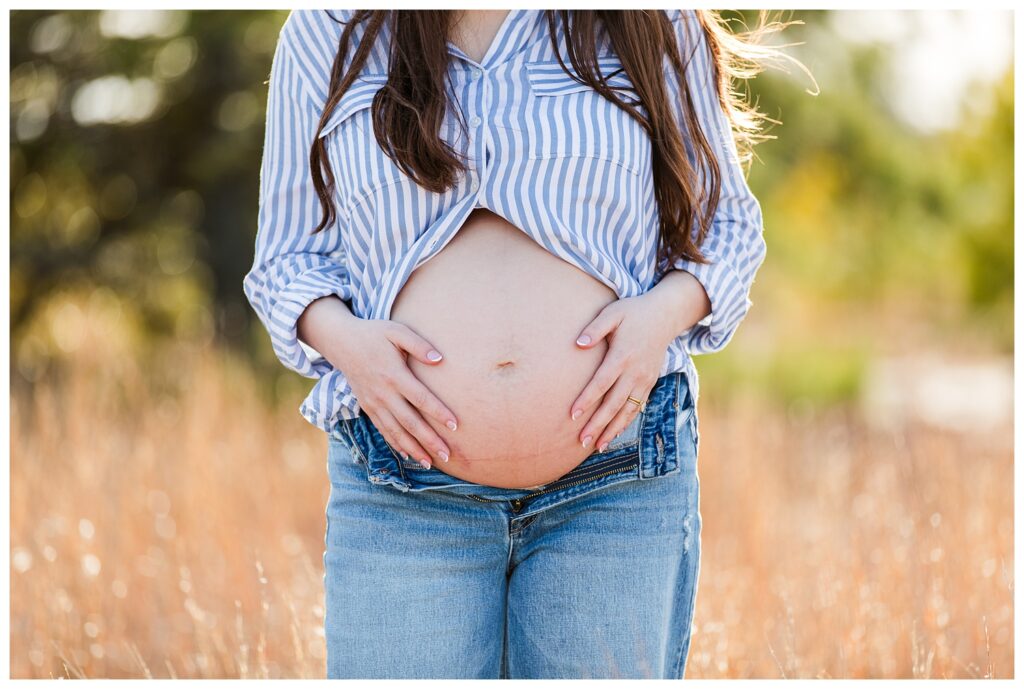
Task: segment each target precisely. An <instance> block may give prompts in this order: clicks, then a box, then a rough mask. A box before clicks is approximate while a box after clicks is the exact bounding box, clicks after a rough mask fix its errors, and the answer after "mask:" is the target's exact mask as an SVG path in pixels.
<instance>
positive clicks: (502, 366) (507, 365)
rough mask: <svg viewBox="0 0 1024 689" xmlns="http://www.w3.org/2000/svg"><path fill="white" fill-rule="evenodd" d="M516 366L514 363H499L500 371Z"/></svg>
mask: <svg viewBox="0 0 1024 689" xmlns="http://www.w3.org/2000/svg"><path fill="white" fill-rule="evenodd" d="M515 365H516V363H515V362H514V361H499V362H498V369H499V370H500V369H506V368H512V367H513V366H515Z"/></svg>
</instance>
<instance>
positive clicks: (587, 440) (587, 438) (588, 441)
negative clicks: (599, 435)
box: [583, 435, 593, 447]
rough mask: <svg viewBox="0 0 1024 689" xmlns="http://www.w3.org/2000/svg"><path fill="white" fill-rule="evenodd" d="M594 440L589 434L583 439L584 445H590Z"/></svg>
mask: <svg viewBox="0 0 1024 689" xmlns="http://www.w3.org/2000/svg"><path fill="white" fill-rule="evenodd" d="M591 440H593V438H591V437H590V436H589V435H588V436H587V437H585V438H584V439H583V447H590V441H591Z"/></svg>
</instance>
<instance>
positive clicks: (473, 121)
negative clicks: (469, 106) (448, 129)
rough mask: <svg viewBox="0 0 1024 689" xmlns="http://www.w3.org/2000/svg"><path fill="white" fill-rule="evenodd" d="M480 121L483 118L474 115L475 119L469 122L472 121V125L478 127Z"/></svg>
mask: <svg viewBox="0 0 1024 689" xmlns="http://www.w3.org/2000/svg"><path fill="white" fill-rule="evenodd" d="M480 121H481V120H480V118H479V117H474V118H473V119H471V120H470V121H469V123H470V124H471V125H473V126H474V127H478V126H479V125H480Z"/></svg>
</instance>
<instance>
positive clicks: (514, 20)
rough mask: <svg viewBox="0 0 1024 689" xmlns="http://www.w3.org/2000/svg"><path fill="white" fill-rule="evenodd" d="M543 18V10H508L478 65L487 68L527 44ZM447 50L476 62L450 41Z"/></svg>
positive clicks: (504, 59) (507, 57)
mask: <svg viewBox="0 0 1024 689" xmlns="http://www.w3.org/2000/svg"><path fill="white" fill-rule="evenodd" d="M543 18H544V10H523V9H519V10H509V13H508V14H507V15H506V16H505V19H504V21H503V22H502V24H501V27H500V28H499V29H498V33H497V34H495V36H494V40H492V41H491V45H490V47H488V48H487V53H486V54H485V55H484V58H483V60H482V61H481V62H480V63H479V64H480V66H481V67H484V68H488V67H491V66H494V65H499V64H501V63H503V62H505V61H506V60H508V59H509V58H511V57H512V56H513V55H515V54H516V53H518V52H519V51H520V50H522V49H523V48H525V47H526V46H527V45H529V43H530V42H531V41H532V40H533V38H535V36H536V32H537V30H538V29H539V27H540V25H541V22H542V20H543ZM448 52H450V53H451V54H452V55H454V56H456V57H458V58H461V59H463V60H466V61H467V62H469V63H471V64H477V63H476V62H474V61H473V60H472V59H471V58H470V57H469V56H468V55H466V54H465V53H464V52H462V50H461V49H460V48H459V47H458V46H457V45H455V44H454V43H452V42H451V41H448Z"/></svg>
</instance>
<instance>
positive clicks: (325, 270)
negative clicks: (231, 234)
mask: <svg viewBox="0 0 1024 689" xmlns="http://www.w3.org/2000/svg"><path fill="white" fill-rule="evenodd" d="M321 106H322V104H320V105H318V104H317V103H316V101H315V99H314V98H313V95H312V91H311V90H310V89H309V88H308V84H306V83H305V82H304V81H303V77H302V74H301V73H300V72H299V70H298V64H297V62H296V59H295V55H294V53H293V49H292V48H291V47H290V46H289V44H288V42H287V37H286V34H284V33H282V34H281V35H280V36H279V37H278V42H277V47H276V48H275V52H274V57H273V61H272V63H271V69H270V80H269V93H268V96H267V110H266V130H265V134H264V144H263V159H262V163H261V166H260V182H259V213H258V226H257V231H256V248H255V258H254V261H253V265H252V268H251V270H249V272H248V273H247V274H246V275H245V278H244V279H243V291H244V293H245V295H246V298H247V299H248V301H249V303H250V304H251V305H252V307H253V309H254V310H255V312H256V314H257V316H258V317H259V319H260V321H261V323H262V324H263V326H264V327H265V328H266V330H267V332H268V333H269V334H270V339H271V343H272V345H273V349H274V353H275V354H276V355H277V358H278V359H280V361H281V363H283V364H284V365H285V366H286V367H288V368H289V369H291V370H293V371H296V372H298V373H300V374H301V375H303V376H306V377H308V378H320V377H321V376H323V375H324V374H326V373H328V372H329V371H331V370H332V369H333V366H332V365H331V364H330V362H328V361H327V360H326V359H325V358H324V357H322V356H320V355H319V354H318V353H316V351H315V350H313V349H312V348H310V347H308V345H306V344H305V343H302V342H300V340H299V339H298V334H297V331H296V321H297V320H298V318H299V316H300V315H301V314H302V312H303V311H304V310H305V309H306V307H307V306H308V305H309V304H310V303H311V302H313V301H314V300H316V299H319V298H321V297H325V296H329V295H336V296H338V297H339V298H340V299H342V300H343V301H350V300H351V299H352V297H353V290H352V284H351V280H350V276H349V272H348V269H347V266H346V260H345V252H344V244H343V242H342V238H341V229H342V225H343V219H342V213H341V212H340V210H339V212H338V214H337V218H338V220H337V222H335V223H334V224H333V225H328V226H327V227H325V228H324V229H323V230H321V231H320V232H319V233H316V234H312V233H311V232H312V229H313V228H314V227H316V226H317V225H318V224H319V221H320V217H321V213H322V210H321V206H320V201H319V198H318V196H317V194H316V190H315V189H314V187H313V182H312V179H311V177H310V167H309V151H310V147H311V145H312V143H313V137H314V135H315V134H316V127H317V123H318V122H319V117H320V112H321Z"/></svg>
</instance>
